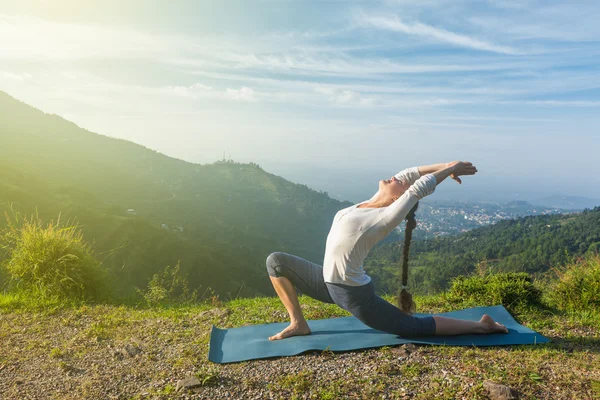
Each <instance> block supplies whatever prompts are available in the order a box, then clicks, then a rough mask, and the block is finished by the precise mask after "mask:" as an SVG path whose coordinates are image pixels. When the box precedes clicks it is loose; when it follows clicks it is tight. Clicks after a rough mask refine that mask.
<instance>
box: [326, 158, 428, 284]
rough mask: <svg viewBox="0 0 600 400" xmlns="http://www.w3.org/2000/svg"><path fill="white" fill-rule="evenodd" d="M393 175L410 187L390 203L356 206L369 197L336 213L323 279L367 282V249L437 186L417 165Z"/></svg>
mask: <svg viewBox="0 0 600 400" xmlns="http://www.w3.org/2000/svg"><path fill="white" fill-rule="evenodd" d="M395 177H396V178H397V179H399V180H403V181H406V182H409V183H410V185H411V186H410V187H409V188H408V189H407V190H406V192H404V194H403V195H402V196H400V198H398V199H397V200H396V201H395V202H393V203H392V204H390V205H389V206H387V207H380V208H358V206H359V205H361V204H363V203H367V202H369V201H370V200H371V199H373V198H371V199H369V200H365V201H363V202H360V203H358V204H355V205H353V206H350V207H347V208H344V209H342V210H340V211H338V212H337V213H336V214H335V216H334V218H333V223H332V225H331V229H330V231H329V234H328V235H327V242H326V244H325V257H324V260H323V278H324V280H325V282H330V283H342V284H344V285H349V286H362V285H366V284H367V283H369V282H370V281H371V278H370V277H369V276H368V275H367V274H366V273H365V270H364V267H363V261H364V260H365V258H367V255H368V254H369V251H370V250H371V249H372V248H373V246H374V245H375V244H376V243H377V242H379V241H380V240H381V239H383V238H385V237H386V236H387V235H389V233H390V232H391V231H392V230H393V229H394V228H395V227H397V226H398V225H400V223H401V222H402V221H404V219H405V218H406V216H407V215H408V213H409V212H410V210H411V209H412V208H413V207H414V205H415V204H416V203H417V201H419V200H420V199H422V198H423V197H425V196H428V195H430V194H431V193H433V192H434V191H435V187H436V185H437V181H436V179H435V176H434V175H433V174H426V175H423V176H421V175H420V173H419V170H418V168H417V167H411V168H406V169H404V170H402V171H400V172H398V173H397V174H396V175H395ZM373 197H375V196H373Z"/></svg>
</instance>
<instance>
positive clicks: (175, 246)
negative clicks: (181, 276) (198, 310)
mask: <svg viewBox="0 0 600 400" xmlns="http://www.w3.org/2000/svg"><path fill="white" fill-rule="evenodd" d="M165 134H167V133H165ZM0 204H2V205H1V207H0V208H2V210H9V209H10V208H11V207H12V208H13V209H14V210H17V211H19V212H21V213H25V214H32V213H34V212H35V210H36V208H37V210H38V212H39V215H40V217H41V218H42V219H43V220H44V221H48V220H49V219H50V218H53V219H56V218H57V217H58V215H59V213H61V220H66V219H71V220H75V221H77V222H78V223H79V224H80V225H81V226H82V230H83V233H84V237H85V239H86V240H88V241H90V242H93V243H94V248H95V249H96V251H97V253H98V255H99V258H100V259H101V260H103V265H104V266H105V267H106V268H108V269H109V270H110V271H111V273H112V274H113V276H114V277H115V278H116V282H117V284H118V289H119V290H120V291H121V292H124V293H126V292H129V291H131V290H132V289H133V287H134V286H137V287H143V286H145V285H146V284H147V282H148V280H149V279H150V277H151V276H152V275H153V274H154V273H156V272H158V271H161V270H162V269H164V268H165V267H166V266H167V265H174V264H175V263H177V261H178V260H181V268H182V270H183V271H184V272H185V273H187V274H188V280H189V282H190V286H191V287H192V288H195V287H198V288H201V290H207V289H208V288H209V287H210V288H211V289H213V290H215V291H216V292H217V293H219V294H222V295H225V294H234V295H240V296H244V295H245V296H249V295H256V294H261V293H263V294H264V293H272V288H271V284H270V282H269V279H268V276H267V273H266V268H265V260H266V257H267V256H268V255H269V254H270V253H271V252H273V251H285V252H290V253H293V254H296V255H298V256H300V257H304V258H307V259H309V260H311V261H313V262H317V263H322V260H323V254H324V250H325V248H324V247H325V240H326V236H327V233H328V231H329V228H330V226H331V222H332V220H333V216H334V215H335V213H336V212H337V211H338V210H339V209H341V208H344V207H348V206H350V205H351V204H352V203H350V202H340V201H338V200H334V199H331V198H330V197H329V196H328V195H327V194H326V193H325V192H317V191H314V190H311V189H310V188H308V187H307V186H306V185H299V184H295V183H293V182H290V181H288V180H286V179H283V178H281V177H279V176H276V175H273V174H270V173H268V172H266V171H264V170H263V169H262V168H261V167H260V166H259V165H258V164H255V163H249V164H242V163H237V162H233V161H231V160H228V161H220V162H216V163H214V164H193V163H189V162H185V161H181V160H177V159H174V158H171V157H168V156H166V155H163V154H160V153H158V152H156V151H154V150H151V149H148V148H145V147H143V146H141V145H138V144H135V143H132V142H128V141H125V140H121V139H114V138H110V137H107V136H103V135H99V134H96V133H93V132H89V131H87V130H85V129H82V128H80V127H78V126H77V125H75V124H73V123H71V122H69V121H66V120H65V119H63V118H61V117H59V116H56V115H50V114H45V113H44V112H42V111H40V110H37V109H35V108H33V107H31V106H28V105H26V104H24V103H22V102H20V101H18V100H16V99H14V98H12V97H10V96H9V95H7V94H6V93H3V92H0Z"/></svg>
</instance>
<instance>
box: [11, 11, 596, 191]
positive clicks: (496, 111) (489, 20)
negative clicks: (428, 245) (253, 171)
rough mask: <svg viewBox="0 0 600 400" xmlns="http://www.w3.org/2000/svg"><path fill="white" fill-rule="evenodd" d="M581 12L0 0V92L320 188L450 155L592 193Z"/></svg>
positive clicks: (535, 182)
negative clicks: (313, 183) (249, 165)
mask: <svg viewBox="0 0 600 400" xmlns="http://www.w3.org/2000/svg"><path fill="white" fill-rule="evenodd" d="M81 3H83V4H81ZM599 20H600V3H598V2H597V1H569V2H555V1H513V0H504V1H491V0H482V1H462V0H452V1H443V0H421V1H407V0H388V1H342V0H339V1H314V2H311V1H292V0H280V1H274V0H272V1H252V2H251V1H203V2H196V1H173V2H163V1H156V0H152V1H114V0H111V1H103V2H92V1H89V2H81V1H73V0H70V1H65V0H63V1H60V0H59V1H31V0H25V1H19V2H14V1H4V0H0V90H4V91H6V92H8V93H9V94H11V95H13V96H15V97H17V98H19V99H20V100H22V101H25V102H27V103H29V104H31V105H33V106H35V107H38V108H41V109H42V110H44V111H46V112H51V113H56V114H59V115H62V116H64V117H65V118H67V119H69V120H72V121H73V122H75V123H77V124H78V125H80V126H82V127H84V128H86V129H89V130H92V131H95V132H98V133H102V134H105V135H109V136H114V137H120V138H125V139H129V140H132V141H134V142H137V143H140V144H143V145H146V146H148V147H151V148H153V149H156V150H158V151H161V152H163V153H166V154H168V155H171V156H174V157H178V158H182V159H185V160H188V161H192V162H199V163H207V162H213V161H216V160H218V159H220V158H221V157H222V156H223V152H225V153H226V155H227V156H229V155H231V157H232V158H233V159H234V160H237V161H241V162H249V161H254V162H258V163H259V164H260V165H261V166H263V168H265V169H267V170H268V171H269V172H272V173H276V174H278V175H282V176H284V177H286V178H290V179H291V180H296V181H300V179H304V182H301V183H307V184H310V183H311V181H310V179H309V178H307V177H306V176H310V175H313V176H314V174H320V175H321V176H319V177H318V179H313V180H312V182H315V185H314V186H316V188H318V189H323V190H328V189H329V191H330V194H332V195H335V193H334V192H335V191H341V190H342V189H341V186H339V185H341V184H342V183H343V184H344V185H346V187H348V186H351V185H358V186H360V187H361V188H362V187H364V188H365V195H367V193H371V192H373V191H374V190H376V187H377V186H376V185H377V179H383V178H388V177H389V175H391V174H392V173H394V172H397V171H399V170H400V169H402V168H404V167H407V166H412V165H420V164H429V163H436V162H442V161H451V160H456V159H460V160H468V161H471V162H473V163H474V164H475V165H476V166H477V167H478V169H479V171H480V172H479V174H478V175H477V176H475V177H472V181H469V180H465V183H464V184H463V186H464V185H469V186H470V189H471V190H473V189H478V188H479V189H480V190H481V191H484V190H485V191H487V192H488V193H494V190H498V191H499V192H502V193H503V195H505V197H506V196H508V197H511V196H513V197H514V196H518V195H519V194H520V195H521V196H522V195H523V194H524V193H525V192H526V191H529V192H531V193H536V195H543V194H552V193H560V194H572V195H580V196H590V197H599V198H600V185H598V182H599V181H600V179H599V178H598V177H599V176H600V167H599V166H598V163H597V161H596V160H597V154H598V150H600V135H599V132H598V131H599V129H598V128H599V127H600V123H599V122H600V118H599V115H600V24H598V22H597V21H599ZM302 176H304V178H301V177H302ZM367 177H368V179H369V180H367ZM373 179H374V181H373ZM317 181H318V182H319V183H318V184H317V183H316V182H317ZM328 182H331V183H328ZM336 185H337V186H336ZM338 189H339V190H338ZM371 189H373V190H371ZM453 190H462V188H460V189H458V188H453ZM507 193H509V195H507ZM344 196H345V197H347V195H346V194H344ZM369 196H370V194H369ZM511 198H512V197H511ZM356 200H359V199H356Z"/></svg>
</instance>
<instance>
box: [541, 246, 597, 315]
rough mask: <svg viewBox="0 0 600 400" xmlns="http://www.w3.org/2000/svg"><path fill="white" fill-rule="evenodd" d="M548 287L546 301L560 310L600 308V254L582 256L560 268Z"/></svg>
mask: <svg viewBox="0 0 600 400" xmlns="http://www.w3.org/2000/svg"><path fill="white" fill-rule="evenodd" d="M552 270H553V271H554V273H555V275H556V278H557V279H555V280H554V281H553V282H552V283H551V284H550V285H549V288H548V291H547V293H546V296H545V299H546V301H547V302H548V303H549V304H550V305H552V306H555V307H556V308H558V309H560V310H566V311H584V310H587V309H595V310H598V309H600V255H598V254H592V255H590V256H588V257H587V258H580V259H578V260H576V261H575V262H574V263H571V264H569V265H567V266H566V267H564V268H563V269H561V270H559V269H556V268H553V269H552Z"/></svg>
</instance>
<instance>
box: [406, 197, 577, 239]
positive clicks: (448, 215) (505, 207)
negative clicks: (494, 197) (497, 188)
mask: <svg viewBox="0 0 600 400" xmlns="http://www.w3.org/2000/svg"><path fill="white" fill-rule="evenodd" d="M577 211H581V210H567V209H562V208H557V207H546V206H535V205H532V204H530V203H528V202H526V201H512V202H508V203H504V204H496V203H475V202H473V203H466V202H465V203H460V202H459V203H456V202H453V203H452V204H447V203H439V202H425V201H421V202H420V203H419V209H418V211H417V227H416V228H415V231H414V233H413V236H414V237H415V238H420V239H425V238H433V237H436V236H441V235H453V234H458V233H461V232H466V231H468V230H471V229H474V228H478V227H480V226H484V225H490V224H493V223H496V222H498V221H500V220H503V219H512V218H518V217H524V216H527V215H545V214H566V213H571V212H577ZM397 230H399V232H398V233H402V231H403V230H404V224H402V225H400V226H399V227H398V228H397Z"/></svg>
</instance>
